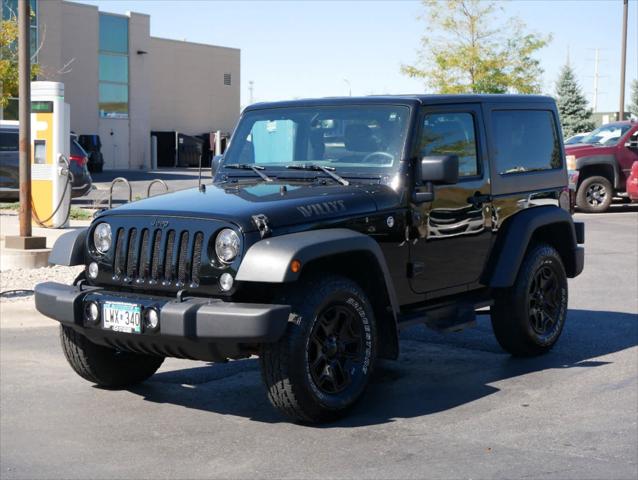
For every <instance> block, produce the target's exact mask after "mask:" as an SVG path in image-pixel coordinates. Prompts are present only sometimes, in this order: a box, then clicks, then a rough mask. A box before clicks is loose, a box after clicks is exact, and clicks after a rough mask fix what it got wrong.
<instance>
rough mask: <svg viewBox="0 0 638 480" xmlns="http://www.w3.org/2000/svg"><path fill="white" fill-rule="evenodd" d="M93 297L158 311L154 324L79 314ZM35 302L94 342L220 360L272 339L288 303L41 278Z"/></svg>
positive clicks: (244, 353) (285, 316) (281, 325)
mask: <svg viewBox="0 0 638 480" xmlns="http://www.w3.org/2000/svg"><path fill="white" fill-rule="evenodd" d="M89 301H95V302H97V303H98V304H99V305H100V310H101V305H102V303H104V302H114V301H115V302H128V303H135V304H138V305H141V306H142V310H144V309H145V308H151V307H153V308H155V309H157V310H158V311H159V328H158V329H156V330H151V329H144V328H143V330H142V333H140V334H132V333H122V332H114V331H112V330H105V329H104V328H102V325H101V324H102V321H101V319H100V320H99V321H98V322H97V324H94V323H93V322H91V321H89V320H88V319H87V318H86V317H85V313H84V312H85V305H86V303H87V302H89ZM35 306H36V308H37V310H38V311H39V312H40V313H42V314H43V315H46V316H47V317H50V318H53V319H54V320H57V321H58V322H60V323H61V324H62V325H65V326H68V327H71V328H73V329H75V330H77V331H79V332H80V333H82V334H83V335H85V336H86V337H87V338H89V339H90V340H91V341H93V342H94V343H97V344H100V345H104V346H108V347H111V348H118V349H123V350H130V351H134V352H137V353H145V354H154V355H161V356H170V357H180V358H191V359H198V360H214V361H220V360H225V359H227V358H241V357H245V356H248V355H250V354H251V353H253V352H254V346H255V345H257V344H261V343H271V342H275V341H277V340H278V339H279V338H281V336H282V335H283V334H284V332H285V330H286V326H287V323H288V316H289V314H290V306H289V305H270V304H254V303H231V302H224V301H221V300H215V299H205V298H187V299H185V300H183V301H179V300H177V299H175V298H168V297H160V296H152V295H140V294H136V293H127V292H114V291H109V290H105V289H102V288H95V287H77V286H69V285H64V284H60V283H55V282H45V283H40V284H39V285H36V287H35Z"/></svg>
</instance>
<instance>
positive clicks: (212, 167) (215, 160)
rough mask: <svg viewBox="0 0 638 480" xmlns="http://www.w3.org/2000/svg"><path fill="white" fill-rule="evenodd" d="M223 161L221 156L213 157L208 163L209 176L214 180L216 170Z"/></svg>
mask: <svg viewBox="0 0 638 480" xmlns="http://www.w3.org/2000/svg"><path fill="white" fill-rule="evenodd" d="M223 159H224V156H223V155H215V156H214V157H213V159H212V160H211V162H210V175H211V177H213V178H215V174H216V173H217V170H219V166H220V165H221V164H222V160H223Z"/></svg>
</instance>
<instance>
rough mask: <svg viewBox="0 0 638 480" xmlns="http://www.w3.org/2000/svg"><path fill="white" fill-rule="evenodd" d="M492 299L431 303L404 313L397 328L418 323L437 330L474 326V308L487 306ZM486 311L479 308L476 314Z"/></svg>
mask: <svg viewBox="0 0 638 480" xmlns="http://www.w3.org/2000/svg"><path fill="white" fill-rule="evenodd" d="M492 304H493V301H492V300H486V301H483V302H479V303H458V302H450V303H447V304H440V305H433V306H431V307H426V308H423V309H419V310H416V311H413V312H409V313H404V314H402V315H400V316H399V318H398V326H399V330H403V329H404V328H408V327H411V326H413V325H417V324H420V323H423V324H425V325H426V326H428V327H429V328H431V329H433V330H436V331H438V332H445V333H449V332H459V331H461V330H465V329H466V328H471V327H475V326H476V315H477V312H476V310H478V309H482V308H485V307H489V306H491V305H492ZM485 313H487V312H486V311H485V310H481V311H480V312H478V314H485Z"/></svg>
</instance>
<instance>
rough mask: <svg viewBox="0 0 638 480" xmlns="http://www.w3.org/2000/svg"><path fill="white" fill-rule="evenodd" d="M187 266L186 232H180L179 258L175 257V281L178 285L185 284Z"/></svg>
mask: <svg viewBox="0 0 638 480" xmlns="http://www.w3.org/2000/svg"><path fill="white" fill-rule="evenodd" d="M188 264H189V261H188V232H182V235H181V238H180V241H179V256H178V257H177V281H178V282H179V283H182V284H184V283H186V269H187V267H188Z"/></svg>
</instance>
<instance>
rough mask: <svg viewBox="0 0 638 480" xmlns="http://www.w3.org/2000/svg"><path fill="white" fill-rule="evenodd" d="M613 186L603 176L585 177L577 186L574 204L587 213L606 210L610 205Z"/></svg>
mask: <svg viewBox="0 0 638 480" xmlns="http://www.w3.org/2000/svg"><path fill="white" fill-rule="evenodd" d="M613 196H614V188H613V186H612V184H611V182H610V181H609V180H608V179H606V178H605V177H600V176H597V175H596V176H593V177H587V178H586V179H585V180H583V181H582V182H581V184H580V186H579V187H578V192H577V193H576V205H577V206H578V208H579V209H580V210H582V211H583V212H587V213H602V212H606V211H607V210H608V209H609V206H610V205H611V201H612V199H613Z"/></svg>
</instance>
